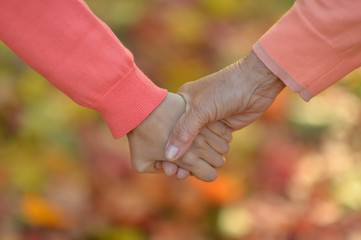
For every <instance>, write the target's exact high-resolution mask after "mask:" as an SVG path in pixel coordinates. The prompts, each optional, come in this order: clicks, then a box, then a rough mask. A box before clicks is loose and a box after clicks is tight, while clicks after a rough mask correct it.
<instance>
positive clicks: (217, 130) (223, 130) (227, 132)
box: [206, 121, 232, 143]
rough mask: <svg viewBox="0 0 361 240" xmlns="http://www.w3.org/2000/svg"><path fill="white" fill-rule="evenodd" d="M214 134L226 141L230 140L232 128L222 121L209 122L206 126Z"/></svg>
mask: <svg viewBox="0 0 361 240" xmlns="http://www.w3.org/2000/svg"><path fill="white" fill-rule="evenodd" d="M206 127H207V128H208V129H209V130H211V131H212V132H213V133H214V134H217V135H218V136H220V137H221V138H223V139H225V140H226V141H227V142H228V143H230V142H231V141H232V129H231V128H230V127H228V126H227V124H225V123H224V122H222V121H217V122H213V123H209V124H207V126H206Z"/></svg>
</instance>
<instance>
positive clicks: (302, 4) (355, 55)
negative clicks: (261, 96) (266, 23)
mask: <svg viewBox="0 0 361 240" xmlns="http://www.w3.org/2000/svg"><path fill="white" fill-rule="evenodd" d="M253 50H254V52H255V53H256V55H257V56H258V57H259V58H260V59H261V60H262V61H263V62H264V63H265V65H266V66H267V67H268V68H269V69H270V70H271V71H272V72H273V73H274V74H275V75H277V76H278V77H279V78H280V79H281V80H282V81H283V82H284V83H285V84H286V85H287V86H288V87H289V88H290V89H291V90H293V91H295V92H298V93H299V94H300V95H301V97H302V98H303V99H304V100H306V101H308V100H310V99H311V98H312V97H313V96H314V95H316V94H318V93H320V92H321V91H323V90H324V89H326V88H327V87H329V86H330V85H332V84H334V83H335V82H336V81H338V80H340V79H341V78H342V77H344V76H345V75H347V74H348V73H350V72H351V71H352V70H354V69H356V68H358V67H360V66H361V1H360V0H298V1H296V3H295V4H294V6H293V7H292V8H291V10H290V11H289V12H288V13H287V14H286V15H284V16H283V17H282V18H281V19H280V20H279V21H278V22H277V23H276V24H275V25H274V26H273V27H272V28H271V29H270V30H269V31H268V32H267V33H266V34H265V35H264V36H263V37H262V38H261V39H260V40H259V41H258V42H257V43H256V44H255V45H254V47H253Z"/></svg>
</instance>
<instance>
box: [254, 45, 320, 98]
mask: <svg viewBox="0 0 361 240" xmlns="http://www.w3.org/2000/svg"><path fill="white" fill-rule="evenodd" d="M253 51H254V53H255V54H256V55H257V57H258V58H259V59H260V60H261V61H262V62H263V63H264V65H266V67H267V68H268V69H269V70H270V71H271V72H272V73H273V74H274V75H276V76H277V77H278V78H279V79H280V80H281V81H282V82H283V83H284V84H285V85H286V86H287V87H288V88H289V89H291V90H292V91H293V92H296V93H299V94H300V96H301V98H302V99H303V100H305V101H306V102H308V101H310V100H311V98H313V97H314V95H313V94H312V93H311V92H310V91H309V90H308V89H307V88H305V87H303V86H302V85H301V84H299V83H298V82H297V81H296V80H295V79H294V78H293V77H291V75H290V74H288V72H287V71H286V70H285V69H283V68H282V67H281V66H280V65H279V64H278V63H277V62H276V61H275V60H274V59H273V58H272V57H271V56H270V55H268V53H267V52H266V50H265V49H264V48H263V47H262V45H261V43H260V42H257V43H256V44H255V45H254V46H253Z"/></svg>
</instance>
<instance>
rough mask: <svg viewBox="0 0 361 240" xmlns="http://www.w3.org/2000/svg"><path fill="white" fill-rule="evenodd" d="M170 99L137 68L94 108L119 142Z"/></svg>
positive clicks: (163, 90)
mask: <svg viewBox="0 0 361 240" xmlns="http://www.w3.org/2000/svg"><path fill="white" fill-rule="evenodd" d="M166 95H167V90H165V89H161V88H159V87H157V86H156V85H155V84H154V83H153V82H152V81H151V80H150V79H149V78H148V77H147V76H145V75H144V74H143V72H142V71H141V70H140V69H139V68H138V67H137V66H134V68H132V69H131V70H130V71H129V72H128V73H127V74H126V75H125V77H124V79H122V80H120V81H119V82H118V83H117V84H116V85H115V86H113V87H112V88H111V89H110V90H109V91H108V92H107V93H106V94H105V95H104V96H103V97H102V98H101V99H100V100H99V101H98V102H97V103H95V104H94V105H93V106H92V108H93V109H95V110H97V111H98V112H99V113H100V115H101V116H102V118H103V119H104V120H105V122H106V123H107V125H108V126H109V128H110V131H111V132H112V135H113V137H114V138H120V137H122V136H124V135H126V134H127V133H128V132H130V131H131V130H133V129H134V128H135V127H136V126H138V125H139V124H140V123H141V122H142V121H143V120H144V119H145V118H146V117H147V116H148V115H149V114H150V113H151V112H152V111H153V110H154V109H155V108H156V107H158V105H159V104H160V103H161V102H162V101H163V99H164V98H165V97H166Z"/></svg>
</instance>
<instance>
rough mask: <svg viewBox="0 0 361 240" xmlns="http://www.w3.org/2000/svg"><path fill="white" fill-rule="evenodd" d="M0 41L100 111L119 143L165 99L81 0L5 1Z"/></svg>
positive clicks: (0, 12) (0, 15) (77, 99)
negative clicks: (119, 140) (122, 137)
mask: <svg viewBox="0 0 361 240" xmlns="http://www.w3.org/2000/svg"><path fill="white" fill-rule="evenodd" d="M0 39H1V40H2V41H3V42H4V43H5V44H6V45H7V46H8V47H9V48H11V49H12V50H13V51H14V52H15V53H16V54H17V55H18V56H19V57H21V58H22V59H23V60H24V61H25V62H26V63H27V64H29V65H30V66H31V67H32V68H34V69H35V70H36V71H38V72H39V73H40V74H42V75H43V76H44V77H45V78H46V79H48V80H49V81H50V82H51V83H52V84H53V85H55V86H56V87H57V88H58V89H60V90H61V91H63V92H64V93H65V94H66V95H68V96H69V97H70V98H72V99H73V100H74V101H75V102H77V103H79V104H80V105H83V106H86V107H89V108H92V109H95V110H97V111H98V112H99V113H100V114H101V116H102V117H103V119H104V120H105V121H106V122H107V124H108V126H109V128H110V130H111V132H112V134H113V136H114V137H115V138H118V137H121V136H123V135H125V134H126V133H128V132H129V131H131V130H132V129H133V128H135V127H136V126H137V125H139V124H140V123H141V122H142V121H143V120H144V119H145V118H146V117H147V116H148V115H149V114H150V113H151V112H152V111H153V110H154V109H155V108H156V107H157V106H158V105H159V104H160V103H161V102H162V100H163V99H164V97H165V96H166V90H164V89H160V88H158V87H156V86H155V85H154V84H153V83H152V82H151V81H150V80H149V79H148V78H147V77H146V76H145V75H144V74H143V73H142V72H141V71H140V70H139V69H138V68H137V66H136V65H135V63H134V61H133V56H132V54H131V53H130V52H129V51H128V50H127V49H126V48H125V47H124V46H123V45H122V44H121V43H120V41H119V40H118V39H117V38H116V36H115V35H114V34H113V33H112V31H111V30H110V29H109V28H108V27H107V26H106V25H105V24H104V23H103V22H102V21H100V20H99V19H98V18H97V17H96V16H94V14H93V13H92V12H91V11H90V10H89V8H88V7H87V6H86V4H85V3H84V1H82V0H61V1H49V0H32V1H22V0H1V1H0Z"/></svg>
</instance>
